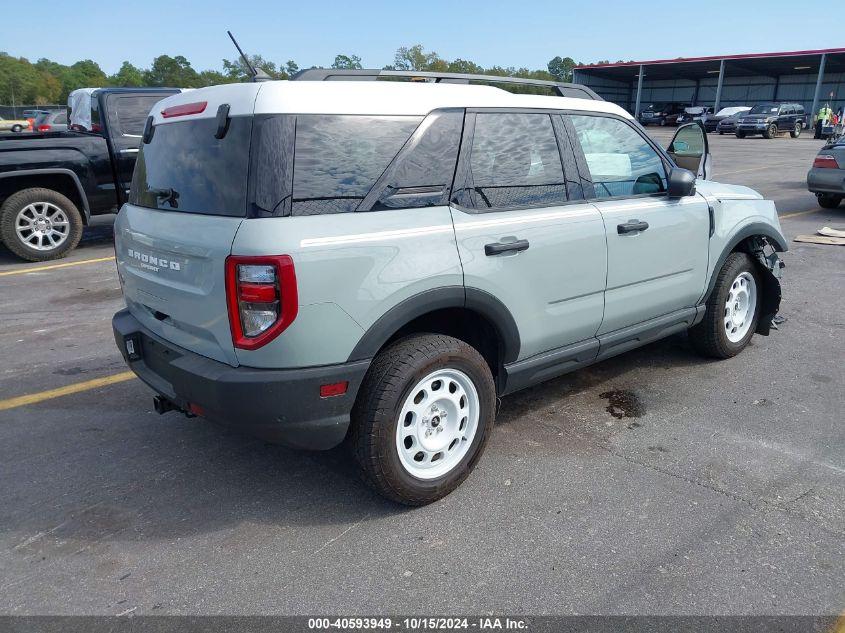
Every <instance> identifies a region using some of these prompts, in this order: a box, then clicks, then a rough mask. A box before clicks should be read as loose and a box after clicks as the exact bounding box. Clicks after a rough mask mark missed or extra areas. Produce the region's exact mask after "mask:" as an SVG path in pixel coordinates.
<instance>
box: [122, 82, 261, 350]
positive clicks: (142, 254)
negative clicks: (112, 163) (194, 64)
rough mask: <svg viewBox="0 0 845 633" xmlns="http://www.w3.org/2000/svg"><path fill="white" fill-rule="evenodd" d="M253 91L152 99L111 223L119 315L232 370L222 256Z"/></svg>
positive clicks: (241, 210)
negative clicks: (122, 307)
mask: <svg viewBox="0 0 845 633" xmlns="http://www.w3.org/2000/svg"><path fill="white" fill-rule="evenodd" d="M258 89H259V86H257V85H255V84H236V85H231V86H217V87H214V88H208V89H202V90H195V91H191V92H188V93H183V94H180V95H174V96H173V97H170V98H168V99H165V100H164V101H162V102H160V103H159V104H157V105H156V107H155V111H154V112H153V113H151V114H152V116H153V123H154V125H153V132H152V136H151V138H149V142H144V143H142V144H141V149H140V151H139V153H138V161H137V163H136V166H135V173H134V177H133V180H132V188H131V192H130V197H129V203H128V204H126V205H124V206H123V208H122V209H121V211H120V213H119V214H118V217H117V220H116V222H115V253H116V257H117V266H118V273H119V275H120V279H121V284H122V286H123V294H124V297H125V299H126V305H127V307H128V308H129V311H130V312H131V313H132V314H133V315H134V316H135V318H137V319H138V320H139V321H140V322H141V323H142V324H143V325H144V326H145V327H147V328H148V329H150V330H151V331H152V332H153V333H155V334H156V335H158V336H160V337H162V338H164V339H165V340H168V341H170V342H172V343H174V344H176V345H178V346H179V347H182V348H185V349H188V350H190V351H192V352H195V353H197V354H201V355H203V356H206V357H208V358H212V359H214V360H218V361H221V362H225V363H228V364H230V365H233V366H235V365H237V358H236V356H235V351H234V345H233V343H232V334H231V330H230V327H229V320H228V316H227V306H226V291H225V261H226V257H227V256H228V255H229V254H230V253H231V249H232V242H233V240H234V238H235V234H236V233H237V231H238V227H239V226H240V224H241V222H243V220H244V218H245V217H246V199H247V177H248V170H249V149H250V138H251V132H252V121H253V117H252V104H253V103H254V102H255V95H256V92H257V90H258ZM221 105H225V106H228V109H229V116H228V120H227V121H226V127H225V130H224V131H225V133H224V134H223V135H222V138H218V136H220V131H219V121H218V117H217V114H218V108H219V107H220V106H221ZM173 108H179V109H177V110H173ZM162 112H164V113H165V114H166V115H167V116H162ZM174 112H175V113H176V114H174ZM224 120H225V119H224ZM146 140H147V139H146V138H145V141H146Z"/></svg>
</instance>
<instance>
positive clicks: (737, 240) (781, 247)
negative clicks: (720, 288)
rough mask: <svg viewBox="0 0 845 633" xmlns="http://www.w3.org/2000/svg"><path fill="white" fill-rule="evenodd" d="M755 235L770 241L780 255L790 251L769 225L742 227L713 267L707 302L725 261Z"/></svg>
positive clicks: (705, 296) (759, 224)
mask: <svg viewBox="0 0 845 633" xmlns="http://www.w3.org/2000/svg"><path fill="white" fill-rule="evenodd" d="M755 235H762V236H763V237H765V238H766V239H768V241H769V243H770V244H771V245H772V248H774V249H775V251H777V252H778V253H785V252H786V251H788V250H789V246H787V244H786V241H785V240H784V239H783V236H782V235H780V234H778V232H777V231H775V230H774V229H773V228H772V227H771V226H770V225H768V224H764V223H762V222H752V223H751V224H749V225H747V226H744V227H742V228H741V229H740V230H739V231H737V232H736V234H734V235H733V237H731V239H730V241H729V242H728V243H727V244H726V245H725V248H723V249H722V252H721V254H720V255H719V259H717V260H716V265H715V266H714V267H713V271H712V272H711V273H710V278H709V279H708V280H707V290H706V291H705V292H704V299H705V300H706V299H707V297H709V296H710V293H711V292H713V286H715V285H716V277H717V276H718V275H719V271H720V270H722V266H724V265H725V260H726V259H727V258H728V255H730V254H731V253H732V252H733V251H734V249H735V248H736V247H737V245H738V244H741V243H742V242H743V241H744V240H747V239H748V238H749V237H754V236H755Z"/></svg>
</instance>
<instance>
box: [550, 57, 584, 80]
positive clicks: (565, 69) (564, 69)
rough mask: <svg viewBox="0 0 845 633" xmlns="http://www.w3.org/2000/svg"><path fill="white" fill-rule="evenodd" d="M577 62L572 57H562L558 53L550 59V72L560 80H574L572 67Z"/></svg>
mask: <svg viewBox="0 0 845 633" xmlns="http://www.w3.org/2000/svg"><path fill="white" fill-rule="evenodd" d="M575 66H577V64H576V63H575V60H574V59H572V58H571V57H561V56H560V55H557V56H556V57H554V58H553V59H551V60H550V61H549V65H548V68H549V73H551V74H552V75H554V77H555V79H557V80H558V81H572V69H573V68H575Z"/></svg>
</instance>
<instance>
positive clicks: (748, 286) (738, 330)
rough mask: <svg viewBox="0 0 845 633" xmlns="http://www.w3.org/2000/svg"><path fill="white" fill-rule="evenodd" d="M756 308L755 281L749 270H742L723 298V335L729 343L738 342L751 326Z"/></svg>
mask: <svg viewBox="0 0 845 633" xmlns="http://www.w3.org/2000/svg"><path fill="white" fill-rule="evenodd" d="M756 309H757V282H755V281H754V276H753V275H752V274H751V273H749V272H742V273H740V274H739V275H737V277H736V279H734V280H733V283H732V284H731V287H730V289H729V290H728V296H727V298H726V299H725V314H724V324H725V335H726V336H727V337H728V340H729V341H730V342H731V343H738V342H740V341H741V340H742V339H743V338H745V336H746V334H748V330H749V329H750V328H751V324H752V322H753V321H754V314H755V311H756Z"/></svg>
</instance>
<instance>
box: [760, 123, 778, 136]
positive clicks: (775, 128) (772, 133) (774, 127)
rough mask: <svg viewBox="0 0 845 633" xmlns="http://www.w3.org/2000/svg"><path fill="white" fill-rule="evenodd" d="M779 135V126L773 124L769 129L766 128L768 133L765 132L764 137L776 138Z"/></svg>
mask: <svg viewBox="0 0 845 633" xmlns="http://www.w3.org/2000/svg"><path fill="white" fill-rule="evenodd" d="M777 135H778V126H777V125H775V124H774V123H772V124H771V125H770V126H769V127H767V128H766V131H765V132H763V136H764V137H765V138H775V137H776V136H777Z"/></svg>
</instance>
